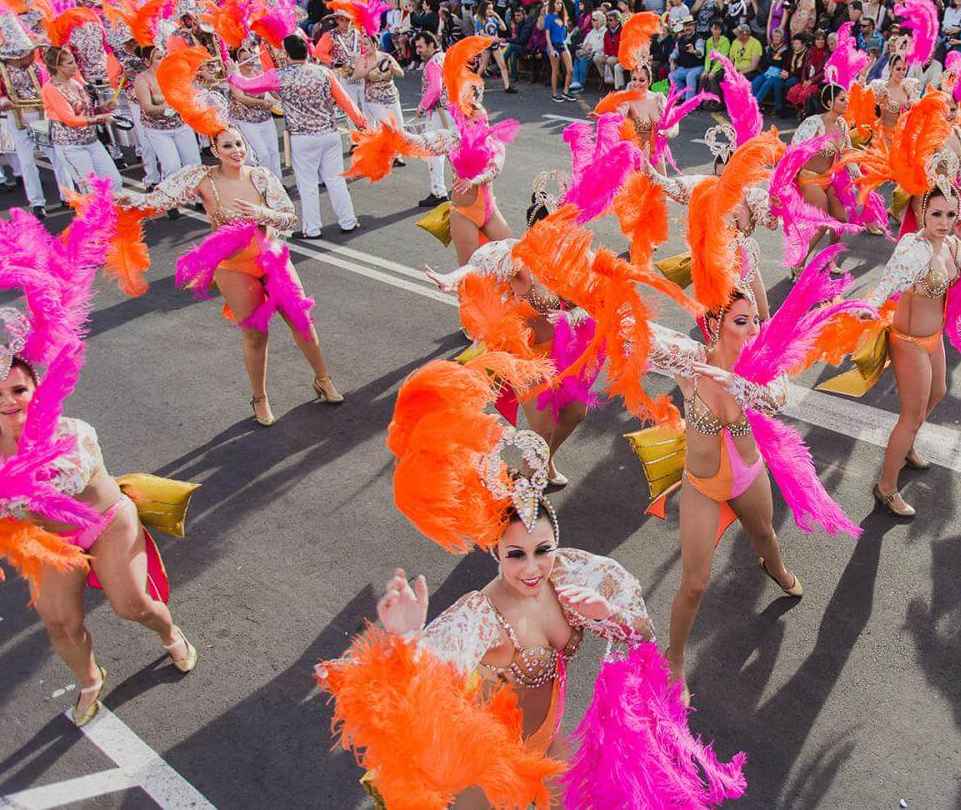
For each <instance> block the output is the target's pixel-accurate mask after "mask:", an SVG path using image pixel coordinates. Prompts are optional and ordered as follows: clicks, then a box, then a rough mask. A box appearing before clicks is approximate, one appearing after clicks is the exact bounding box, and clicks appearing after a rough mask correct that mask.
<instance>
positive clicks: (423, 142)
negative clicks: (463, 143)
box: [406, 129, 460, 157]
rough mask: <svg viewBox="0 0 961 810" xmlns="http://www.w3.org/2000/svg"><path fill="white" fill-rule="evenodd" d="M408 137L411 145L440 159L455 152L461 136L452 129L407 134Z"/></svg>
mask: <svg viewBox="0 0 961 810" xmlns="http://www.w3.org/2000/svg"><path fill="white" fill-rule="evenodd" d="M406 137H407V140H409V141H410V142H411V143H413V144H416V145H417V146H419V147H421V148H422V149H426V150H427V151H428V152H430V153H431V154H432V155H435V156H439V157H443V156H446V155H447V154H448V153H449V152H453V151H454V150H455V149H456V148H457V146H458V144H459V143H460V135H458V134H457V132H456V130H452V129H435V130H431V131H430V132H424V133H422V134H420V135H414V134H412V133H407V135H406Z"/></svg>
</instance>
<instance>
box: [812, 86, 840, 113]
mask: <svg viewBox="0 0 961 810" xmlns="http://www.w3.org/2000/svg"><path fill="white" fill-rule="evenodd" d="M844 92H846V91H845V89H844V88H843V87H841V86H840V85H838V84H830V83H829V84H826V85H824V87H822V88H821V92H820V94H819V95H818V99H819V100H820V102H821V107H822V108H823V110H824V111H825V112H827V111H828V110H830V109H831V108H832V107H833V106H834V100H835V99H836V98H837V97H838V96H839V95H840V94H841V93H844Z"/></svg>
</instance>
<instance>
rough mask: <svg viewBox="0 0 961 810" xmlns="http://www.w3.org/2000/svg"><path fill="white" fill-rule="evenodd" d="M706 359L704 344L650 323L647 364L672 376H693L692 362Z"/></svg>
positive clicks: (701, 361)
mask: <svg viewBox="0 0 961 810" xmlns="http://www.w3.org/2000/svg"><path fill="white" fill-rule="evenodd" d="M705 360H706V354H705V350H704V346H703V345H702V344H700V343H698V342H697V341H695V340H691V339H690V338H689V337H687V336H686V335H681V334H679V333H677V332H674V331H673V330H671V329H667V328H665V327H663V326H661V325H660V324H657V323H652V324H651V353H650V355H649V356H648V364H649V365H650V367H651V368H653V369H654V370H656V371H661V372H664V373H665V374H670V375H671V376H672V377H693V376H694V364H695V363H703V362H705Z"/></svg>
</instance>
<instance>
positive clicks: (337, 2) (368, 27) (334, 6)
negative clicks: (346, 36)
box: [327, 0, 390, 37]
mask: <svg viewBox="0 0 961 810" xmlns="http://www.w3.org/2000/svg"><path fill="white" fill-rule="evenodd" d="M327 8H328V9H330V10H331V11H342V12H344V14H346V15H347V16H348V17H350V19H351V21H352V22H353V23H354V25H356V26H357V27H358V28H359V29H360V30H361V31H364V32H366V34H367V36H369V37H375V36H377V32H378V31H380V18H381V17H382V16H383V14H384V12H385V11H389V10H390V6H389V5H388V4H387V3H385V2H383V0H330V2H329V3H328V4H327Z"/></svg>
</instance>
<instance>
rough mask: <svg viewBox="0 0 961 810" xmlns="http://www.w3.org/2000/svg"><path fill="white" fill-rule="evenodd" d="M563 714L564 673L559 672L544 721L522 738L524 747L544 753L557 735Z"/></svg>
mask: <svg viewBox="0 0 961 810" xmlns="http://www.w3.org/2000/svg"><path fill="white" fill-rule="evenodd" d="M563 714H564V675H563V674H562V673H560V672H559V673H558V675H557V677H556V678H554V686H553V688H552V689H551V705H550V706H548V707H547V716H546V717H545V718H544V722H543V723H541V724H540V726H538V727H537V731H535V732H534V733H533V734H531V736H530V737H528V738H527V739H526V740H524V747H525V748H527V749H528V750H529V751H536V752H537V753H538V754H546V753H547V749H548V748H550V747H551V743H552V742H554V737H555V736H556V735H557V729H558V727H559V726H560V724H561V716H562V715H563Z"/></svg>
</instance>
